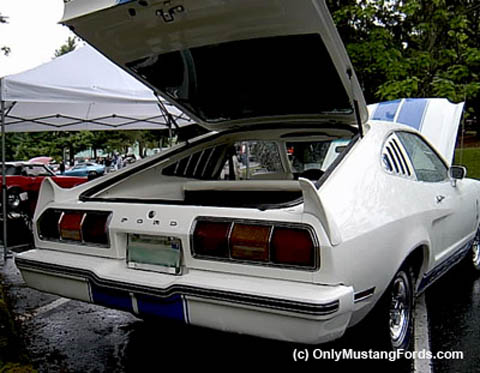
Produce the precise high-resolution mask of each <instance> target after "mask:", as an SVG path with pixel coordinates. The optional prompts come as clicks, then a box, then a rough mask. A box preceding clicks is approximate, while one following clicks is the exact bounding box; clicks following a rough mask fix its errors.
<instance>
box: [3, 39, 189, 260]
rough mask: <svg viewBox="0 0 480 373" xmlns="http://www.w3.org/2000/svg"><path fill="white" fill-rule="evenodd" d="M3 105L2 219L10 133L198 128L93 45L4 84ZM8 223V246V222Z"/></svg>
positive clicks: (4, 212) (21, 74) (4, 214)
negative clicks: (187, 126) (6, 153)
mask: <svg viewBox="0 0 480 373" xmlns="http://www.w3.org/2000/svg"><path fill="white" fill-rule="evenodd" d="M0 104H1V129H2V157H1V160H2V189H3V193H2V196H3V201H2V206H3V216H6V179H5V169H4V163H5V133H6V132H41V131H80V130H114V129H122V130H138V129H168V128H171V127H172V126H173V125H176V126H179V127H181V126H185V125H188V124H193V122H192V121H191V120H190V119H189V118H188V117H187V116H185V115H184V114H183V113H182V112H180V111H179V110H177V109H176V108H175V107H173V106H172V105H170V104H168V103H166V102H165V101H164V100H163V99H160V98H159V97H158V96H156V95H155V94H154V92H153V91H152V90H151V89H150V88H148V87H147V86H145V85H144V84H143V83H141V82H139V81H138V80H137V79H135V78H133V77H132V76H131V75H129V74H128V73H126V72H125V71H124V70H122V69H120V68H119V67H118V66H116V65H115V64H114V63H113V62H111V61H110V60H108V59H107V58H105V57H104V56H102V55H101V54H100V53H98V52H97V51H95V50H94V49H93V48H92V47H90V46H88V45H86V46H84V47H82V48H79V49H77V50H75V51H73V52H70V53H68V54H66V55H63V56H61V57H58V58H56V59H54V60H52V61H50V62H48V63H46V64H43V65H41V66H39V67H37V68H34V69H32V70H29V71H26V72H23V73H20V74H16V75H10V76H6V77H3V78H0ZM3 222H4V236H3V237H4V240H5V241H6V239H7V237H6V219H3ZM7 243H8V242H7ZM1 259H2V258H0V262H1Z"/></svg>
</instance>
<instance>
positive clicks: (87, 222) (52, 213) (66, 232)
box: [37, 209, 111, 246]
mask: <svg viewBox="0 0 480 373" xmlns="http://www.w3.org/2000/svg"><path fill="white" fill-rule="evenodd" d="M110 216H111V213H110V212H102V211H71V210H68V211H62V210H56V209H48V210H47V211H45V212H44V213H43V214H42V216H41V217H40V218H39V220H38V223H37V227H38V234H39V236H40V238H41V239H42V240H53V241H57V240H60V241H69V242H78V243H81V244H87V245H89V244H91V245H95V246H108V245H109V238H108V225H109V222H110Z"/></svg>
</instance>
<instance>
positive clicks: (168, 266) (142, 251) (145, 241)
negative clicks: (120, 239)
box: [127, 234, 182, 275]
mask: <svg viewBox="0 0 480 373" xmlns="http://www.w3.org/2000/svg"><path fill="white" fill-rule="evenodd" d="M127 265H128V267H129V268H134V269H142V270H147V271H155V272H162V273H169V274H174V275H179V274H181V272H182V271H181V269H182V267H181V265H182V244H181V241H180V239H178V238H176V237H167V236H153V235H145V234H129V235H128V243H127Z"/></svg>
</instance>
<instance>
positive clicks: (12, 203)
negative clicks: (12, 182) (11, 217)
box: [7, 188, 22, 212]
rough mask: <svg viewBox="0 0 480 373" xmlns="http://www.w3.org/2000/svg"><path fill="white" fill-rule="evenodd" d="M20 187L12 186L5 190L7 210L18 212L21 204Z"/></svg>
mask: <svg viewBox="0 0 480 373" xmlns="http://www.w3.org/2000/svg"><path fill="white" fill-rule="evenodd" d="M21 193H22V190H21V189H18V188H12V189H9V190H8V191H7V207H8V210H9V211H13V212H18V211H20V208H21V206H22V200H21V198H20V194H21Z"/></svg>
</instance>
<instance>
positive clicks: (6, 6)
mask: <svg viewBox="0 0 480 373" xmlns="http://www.w3.org/2000/svg"><path fill="white" fill-rule="evenodd" d="M0 13H1V14H2V16H7V17H8V23H7V24H3V23H2V24H0V48H1V47H3V46H8V47H10V49H11V53H10V55H9V56H8V57H5V56H4V55H3V53H0V77H2V76H5V75H11V74H15V73H18V72H22V71H25V70H29V69H32V68H34V67H36V66H38V65H40V64H42V63H45V62H48V61H51V60H52V58H53V57H54V55H55V50H56V49H58V48H60V46H61V45H62V44H64V43H65V42H66V40H67V38H68V37H69V36H74V34H73V33H71V32H70V30H69V29H68V28H67V27H65V26H62V25H59V24H58V22H59V21H60V19H61V18H62V16H63V0H0Z"/></svg>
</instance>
